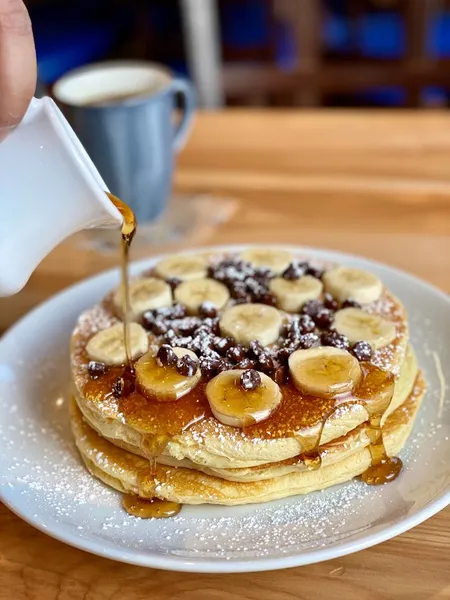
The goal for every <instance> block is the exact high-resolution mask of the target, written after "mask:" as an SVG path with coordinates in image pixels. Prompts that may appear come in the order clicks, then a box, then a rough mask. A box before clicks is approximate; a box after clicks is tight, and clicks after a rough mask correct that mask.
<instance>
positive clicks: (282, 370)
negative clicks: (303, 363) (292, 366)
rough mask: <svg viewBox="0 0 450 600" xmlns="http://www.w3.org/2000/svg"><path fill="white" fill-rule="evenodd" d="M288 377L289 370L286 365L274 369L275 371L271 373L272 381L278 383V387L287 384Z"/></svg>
mask: <svg viewBox="0 0 450 600" xmlns="http://www.w3.org/2000/svg"><path fill="white" fill-rule="evenodd" d="M288 375H289V370H288V368H287V367H285V366H284V365H281V367H278V368H277V369H274V371H273V372H272V373H271V377H272V379H273V380H274V381H275V383H278V385H283V383H286V382H287V380H288Z"/></svg>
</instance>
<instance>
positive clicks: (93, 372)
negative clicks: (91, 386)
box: [88, 360, 108, 379]
mask: <svg viewBox="0 0 450 600" xmlns="http://www.w3.org/2000/svg"><path fill="white" fill-rule="evenodd" d="M107 370H108V367H107V366H106V365H105V363H102V362H97V361H96V360H91V361H90V363H89V364H88V373H89V376H90V378H91V379H98V378H99V377H101V376H102V375H104V374H105V373H106V371H107Z"/></svg>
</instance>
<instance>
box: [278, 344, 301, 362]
mask: <svg viewBox="0 0 450 600" xmlns="http://www.w3.org/2000/svg"><path fill="white" fill-rule="evenodd" d="M296 350H297V346H296V345H294V344H290V345H288V346H283V348H280V349H279V350H278V353H277V358H278V360H279V361H280V362H282V363H285V362H287V361H288V359H289V357H290V355H291V354H292V353H293V352H295V351H296Z"/></svg>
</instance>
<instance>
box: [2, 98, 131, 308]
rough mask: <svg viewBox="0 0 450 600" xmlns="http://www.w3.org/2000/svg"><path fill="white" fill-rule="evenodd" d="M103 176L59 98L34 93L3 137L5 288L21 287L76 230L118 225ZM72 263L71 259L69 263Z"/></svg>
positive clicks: (5, 291) (5, 293) (7, 291)
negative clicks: (38, 96) (16, 123)
mask: <svg viewBox="0 0 450 600" xmlns="http://www.w3.org/2000/svg"><path fill="white" fill-rule="evenodd" d="M105 191H108V188H107V187H106V185H105V183H104V181H103V179H102V178H101V176H100V174H99V172H98V171H97V169H96V168H95V166H94V164H93V162H92V161H91V159H90V158H89V156H88V155H87V153H86V151H85V150H84V148H83V146H82V145H81V143H80V141H79V140H78V138H77V136H76V135H75V133H74V131H73V130H72V128H71V127H70V125H69V124H68V123H67V121H66V119H65V118H64V116H63V114H62V113H61V111H60V110H59V109H58V107H57V106H56V104H55V103H54V102H53V100H51V98H42V99H39V100H38V99H36V98H33V100H32V101H31V104H30V106H29V108H28V111H27V113H26V115H25V117H24V119H23V121H22V123H21V124H20V125H19V126H18V127H17V128H16V129H15V130H14V131H13V132H12V133H11V134H10V135H9V136H8V137H7V138H6V139H5V140H3V142H1V143H0V296H9V295H12V294H15V293H16V292H18V291H19V290H20V289H22V288H23V286H24V285H25V284H26V282H27V281H28V279H29V277H30V275H31V274H32V272H33V271H34V270H35V268H36V267H37V265H38V264H39V263H40V262H41V260H42V259H43V258H44V257H45V256H46V255H47V254H48V253H49V252H50V251H51V250H52V249H53V248H55V246H57V245H58V244H59V243H60V242H61V241H62V240H64V239H65V238H67V237H68V236H70V235H72V234H73V233H76V232H77V231H81V230H82V229H87V228H92V227H116V228H119V227H120V224H121V223H122V217H121V215H120V213H119V211H118V210H117V209H116V208H115V206H114V205H113V204H112V203H111V201H110V200H109V199H108V197H107V196H106V194H105ZM68 268H70V265H68Z"/></svg>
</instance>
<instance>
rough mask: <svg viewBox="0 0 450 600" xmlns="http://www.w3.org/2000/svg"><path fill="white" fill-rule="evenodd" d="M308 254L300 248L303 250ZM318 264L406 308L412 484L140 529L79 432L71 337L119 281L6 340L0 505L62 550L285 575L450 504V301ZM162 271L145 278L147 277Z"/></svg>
mask: <svg viewBox="0 0 450 600" xmlns="http://www.w3.org/2000/svg"><path fill="white" fill-rule="evenodd" d="M292 250H294V251H297V252H298V251H300V250H301V249H299V248H293V249H292ZM304 251H305V254H307V255H309V256H313V257H318V258H321V259H326V260H330V261H336V262H341V263H346V264H349V265H354V266H357V267H361V268H363V269H367V270H371V271H373V272H374V273H376V274H378V275H379V276H380V277H381V278H382V279H383V281H384V282H385V283H386V284H387V286H388V287H389V288H390V289H391V290H392V291H393V292H394V293H395V294H397V295H398V296H399V297H400V298H401V299H402V300H403V302H404V303H405V305H406V307H407V309H408V311H409V315H410V324H411V333H412V341H413V344H414V347H415V349H416V351H417V353H418V357H419V362H420V365H421V367H422V368H423V369H424V371H425V375H426V378H427V381H428V385H429V389H428V391H427V393H426V396H425V399H424V402H423V405H422V407H421V409H420V413H419V416H418V418H417V421H416V425H415V428H414V431H413V433H412V435H411V438H410V439H409V441H408V442H407V446H406V447H405V449H404V450H403V452H402V453H401V458H402V459H403V461H404V463H405V468H404V471H403V473H402V474H401V476H400V477H399V478H398V479H397V480H396V481H394V482H393V483H390V484H388V485H386V486H384V487H369V486H365V484H363V483H361V482H359V481H352V482H350V483H346V484H343V485H340V486H337V487H335V488H332V489H329V490H326V491H324V492H316V493H313V494H310V495H308V496H306V497H301V496H300V497H297V498H291V499H287V500H282V501H276V502H270V503H268V504H261V505H250V506H244V507H238V508H226V507H217V506H216V507H213V506H200V507H189V506H186V507H184V508H183V510H182V511H181V513H180V515H179V516H178V517H175V518H173V519H165V520H148V521H146V520H141V519H136V518H134V517H130V516H128V515H127V514H125V513H124V511H123V510H122V509H121V507H120V495H119V494H118V493H116V492H114V491H113V490H111V489H109V488H107V487H106V486H104V485H103V484H101V483H99V482H98V481H96V480H94V479H93V478H92V477H91V476H90V475H88V473H87V472H86V471H85V469H84V467H83V466H82V465H81V463H80V460H79V458H78V456H77V452H76V450H75V447H74V444H73V442H72V439H71V435H70V430H69V424H68V414H67V412H68V411H67V408H68V406H67V405H68V399H69V378H70V375H69V353H68V348H69V337H70V333H71V330H72V327H73V325H74V323H75V321H76V319H77V317H78V315H79V313H80V312H81V311H82V310H83V309H85V308H87V307H89V306H90V305H92V304H94V303H95V302H97V300H99V299H100V298H101V297H102V295H103V294H104V293H105V292H106V291H108V290H109V289H110V288H112V287H113V286H115V285H116V284H117V282H118V278H119V275H118V272H117V271H109V272H107V273H104V274H102V275H99V276H98V277H94V278H92V279H88V280H87V281H84V282H82V283H80V284H78V285H76V286H74V287H72V288H70V289H68V290H67V291H65V292H62V293H61V294H59V295H57V296H55V297H54V298H53V299H51V300H50V301H48V302H46V303H45V304H43V305H42V306H40V307H38V308H37V309H35V310H34V311H32V312H31V313H30V314H29V315H28V316H26V317H25V318H24V319H22V320H21V321H20V322H19V323H18V324H17V325H16V326H15V327H13V328H12V329H11V330H10V331H9V332H8V333H7V334H6V335H5V336H4V337H3V339H2V340H1V341H0V415H1V417H0V447H1V453H0V497H1V499H2V500H3V502H5V504H7V505H8V506H9V507H10V508H11V509H12V510H13V511H14V512H15V513H17V514H18V515H19V516H21V517H22V518H23V519H25V520H26V521H28V522H29V523H31V524H32V525H34V526H35V527H37V528H38V529H41V530H42V531H45V532H46V533H48V534H49V535H52V536H54V537H55V538H57V539H60V540H63V541H65V542H67V543H69V544H72V545H73V546H76V547H78V548H82V549H83V550H87V551H89V552H93V553H95V554H99V555H101V556H106V557H109V558H113V559H116V560H120V561H124V562H129V563H134V564H138V565H145V566H149V567H158V568H163V569H174V570H180V571H181V570H185V571H199V572H237V571H261V570H267V569H279V568H283V567H292V566H296V565H304V564H308V563H313V562H318V561H322V560H327V559H331V558H335V557H337V556H342V555H344V554H348V553H350V552H355V551H357V550H361V549H362V548H367V547H368V546H372V545H374V544H377V543H379V542H382V541H384V540H387V539H389V538H391V537H393V536H395V535H398V534H399V533H402V532H403V531H406V530H407V529H410V528H411V527H414V526H415V525H417V524H418V523H421V522H422V521H424V520H425V519H427V518H428V517H430V516H432V515H434V514H435V513H437V512H438V511H439V510H441V509H442V508H444V507H445V506H447V505H448V504H449V503H450V461H449V456H450V408H449V407H450V400H449V397H448V393H447V395H446V396H445V398H444V396H443V395H444V390H443V389H442V385H441V381H440V378H439V377H438V374H437V369H436V357H438V360H439V363H440V365H441V367H442V370H443V372H444V373H450V349H449V343H448V340H449V339H450V301H449V298H448V297H447V296H446V295H445V294H444V293H443V292H440V291H439V290H437V289H434V288H433V287H431V286H429V285H427V284H426V283H424V282H422V281H420V280H418V279H416V278H414V277H411V276H410V275H407V274H405V273H402V272H400V271H397V270H395V269H391V268H389V267H386V266H383V265H380V264H377V263H373V262H370V261H368V260H363V259H360V258H355V257H352V256H348V255H343V254H338V253H335V252H326V251H317V250H309V249H305V250H304ZM151 262H152V261H145V262H141V263H137V264H135V265H133V271H134V272H137V271H139V270H141V269H142V268H143V266H148V265H149V264H151Z"/></svg>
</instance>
